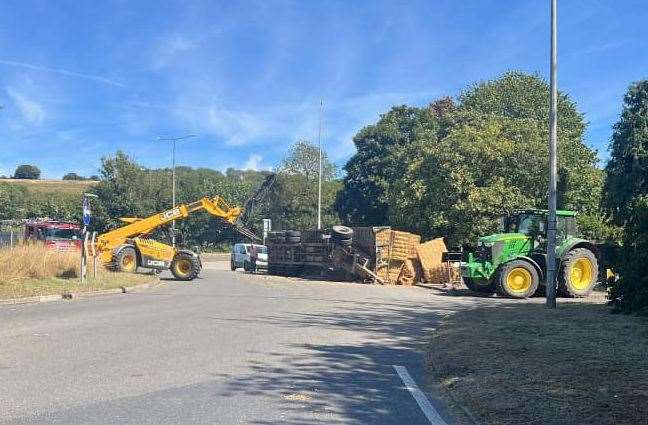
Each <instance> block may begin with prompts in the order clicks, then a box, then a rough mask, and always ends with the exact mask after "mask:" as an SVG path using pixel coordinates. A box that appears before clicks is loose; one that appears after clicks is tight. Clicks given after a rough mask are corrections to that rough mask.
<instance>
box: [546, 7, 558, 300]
mask: <svg viewBox="0 0 648 425" xmlns="http://www.w3.org/2000/svg"><path fill="white" fill-rule="evenodd" d="M556 19H557V18H556V0H551V81H550V84H551V105H550V110H549V217H548V218H549V220H548V223H547V304H546V305H547V308H556V168H557V165H556V164H557V158H556V140H557V138H558V86H557V75H558V73H557V70H556V68H557V63H558V59H557V57H558V55H557V43H556V36H557V35H556V32H557V31H556V27H557V25H556Z"/></svg>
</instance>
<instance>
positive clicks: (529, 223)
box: [515, 214, 547, 235]
mask: <svg viewBox="0 0 648 425" xmlns="http://www.w3.org/2000/svg"><path fill="white" fill-rule="evenodd" d="M515 230H516V231H517V233H522V234H524V235H544V233H545V232H546V230H547V229H546V225H545V220H544V218H543V217H540V216H538V215H537V214H520V215H519V216H518V220H517V229H515Z"/></svg>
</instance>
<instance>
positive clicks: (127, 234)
mask: <svg viewBox="0 0 648 425" xmlns="http://www.w3.org/2000/svg"><path fill="white" fill-rule="evenodd" d="M200 210H205V211H207V212H208V213H210V214H211V215H213V216H215V217H218V218H221V219H223V220H224V221H226V222H227V223H229V224H231V225H233V226H235V228H236V230H237V231H238V232H240V233H241V234H243V235H244V236H247V237H249V238H251V239H258V237H257V236H256V235H255V234H254V233H252V231H250V230H249V229H247V228H245V227H244V226H242V225H241V224H240V223H237V219H238V218H239V217H240V215H241V214H242V210H241V208H239V207H232V206H230V205H229V204H228V203H227V202H225V200H224V199H223V198H222V197H220V196H216V197H214V198H208V197H204V198H201V199H199V200H198V201H196V202H192V203H190V204H181V205H177V206H176V207H175V208H172V209H170V210H167V211H164V212H162V213H156V214H153V215H151V216H149V217H146V218H133V217H125V218H121V219H120V220H122V221H123V222H125V223H128V224H126V225H125V226H122V227H119V228H117V229H114V230H111V231H109V232H106V233H102V234H101V235H99V237H98V238H97V249H98V250H99V251H106V250H112V249H114V248H116V247H118V246H119V245H121V244H123V243H124V242H125V241H126V239H130V238H134V237H138V236H145V235H148V234H150V233H152V232H153V231H154V230H155V229H157V228H159V227H160V226H163V225H164V224H166V223H169V222H171V221H173V220H181V219H184V218H186V217H188V216H189V214H191V213H193V212H195V211H200Z"/></svg>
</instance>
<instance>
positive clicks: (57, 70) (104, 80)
mask: <svg viewBox="0 0 648 425" xmlns="http://www.w3.org/2000/svg"><path fill="white" fill-rule="evenodd" d="M0 64H1V65H7V66H13V67H15V68H23V69H29V70H32V71H41V72H50V73H54V74H59V75H64V76H66V77H75V78H81V79H84V80H90V81H94V82H97V83H102V84H108V85H111V86H116V87H124V85H123V84H122V83H119V82H117V81H113V80H111V79H108V78H106V77H102V76H99V75H92V74H83V73H80V72H75V71H69V70H67V69H61V68H50V67H47V66H40V65H33V64H30V63H25V62H16V61H9V60H0Z"/></svg>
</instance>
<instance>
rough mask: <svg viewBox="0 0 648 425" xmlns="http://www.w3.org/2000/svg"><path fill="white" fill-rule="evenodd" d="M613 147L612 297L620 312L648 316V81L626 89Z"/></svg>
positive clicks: (609, 194) (608, 203)
mask: <svg viewBox="0 0 648 425" xmlns="http://www.w3.org/2000/svg"><path fill="white" fill-rule="evenodd" d="M610 148H611V149H610V151H611V152H610V153H611V155H610V161H609V163H608V165H607V168H606V171H607V179H606V181H605V198H604V205H605V208H606V210H607V212H608V213H609V214H610V216H611V218H612V220H613V221H614V222H615V223H616V224H617V225H620V226H623V246H622V248H621V255H620V257H621V260H620V264H619V274H620V276H621V278H620V279H619V281H618V282H617V283H616V284H615V285H614V286H613V288H612V290H611V293H610V298H611V300H612V303H613V304H614V305H615V308H616V309H617V310H618V311H622V312H625V313H631V312H642V313H648V80H644V81H641V82H638V83H635V84H633V85H631V86H630V88H629V89H628V92H627V94H626V95H625V98H624V105H623V112H622V113H621V118H620V120H619V121H618V122H617V123H616V124H615V125H614V133H613V135H612V143H611V147H610Z"/></svg>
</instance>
